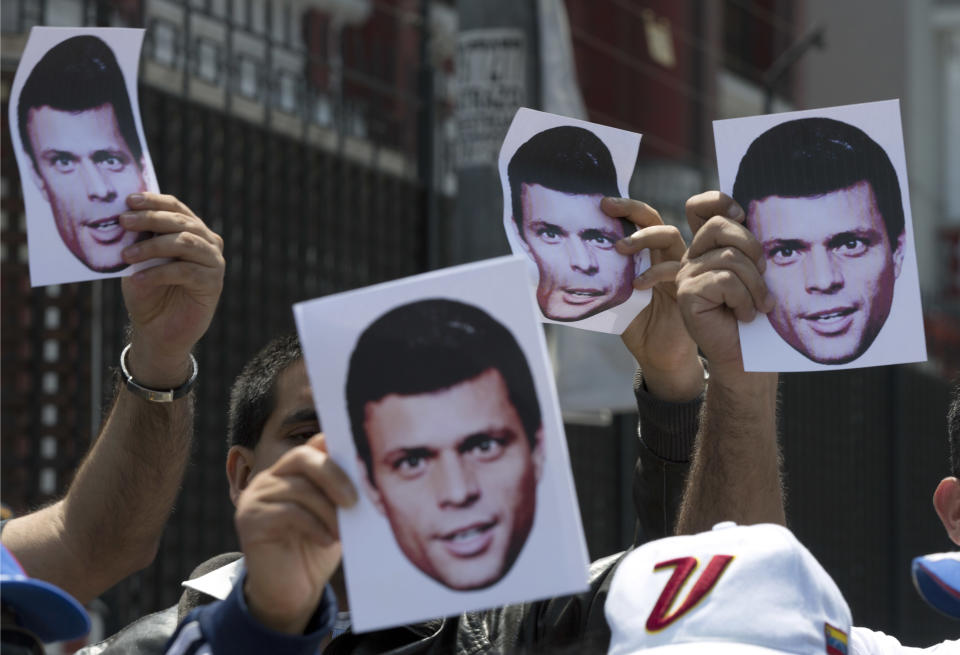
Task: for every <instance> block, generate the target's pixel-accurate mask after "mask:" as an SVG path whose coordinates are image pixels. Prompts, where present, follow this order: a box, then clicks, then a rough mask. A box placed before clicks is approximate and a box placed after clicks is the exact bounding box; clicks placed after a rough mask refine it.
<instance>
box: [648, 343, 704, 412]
mask: <svg viewBox="0 0 960 655" xmlns="http://www.w3.org/2000/svg"><path fill="white" fill-rule="evenodd" d="M640 370H641V371H642V372H643V382H644V386H645V387H646V390H647V392H649V393H650V394H651V395H652V396H654V397H655V398H657V399H659V400H664V401H668V402H674V403H684V402H688V401H691V400H693V399H695V398H697V397H698V396H699V395H700V394H702V393H703V390H704V388H705V386H706V379H707V374H706V370H705V369H704V367H703V362H702V361H701V360H700V358H699V357H697V355H696V352H694V353H693V356H692V357H691V358H688V359H687V360H686V361H685V362H683V363H682V364H680V365H678V366H676V367H672V368H669V369H659V368H657V367H655V366H651V365H649V364H646V365H641V366H640Z"/></svg>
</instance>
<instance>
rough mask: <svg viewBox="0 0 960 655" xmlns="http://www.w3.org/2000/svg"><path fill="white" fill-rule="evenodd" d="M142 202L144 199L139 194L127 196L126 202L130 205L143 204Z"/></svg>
mask: <svg viewBox="0 0 960 655" xmlns="http://www.w3.org/2000/svg"><path fill="white" fill-rule="evenodd" d="M144 200H145V198H144V197H143V196H142V195H140V194H139V193H131V194H130V195H129V196H127V202H128V203H130V204H131V205H140V204H143V201H144Z"/></svg>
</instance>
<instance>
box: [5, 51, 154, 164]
mask: <svg viewBox="0 0 960 655" xmlns="http://www.w3.org/2000/svg"><path fill="white" fill-rule="evenodd" d="M105 104H110V105H112V106H113V113H114V114H115V115H116V117H117V126H118V127H119V129H120V134H121V135H122V136H123V140H124V141H126V143H127V147H128V148H129V149H130V153H131V154H132V155H133V158H134V159H135V160H136V162H137V165H138V166H141V165H142V161H143V149H142V148H141V147H140V139H139V137H138V136H137V125H136V122H135V121H134V120H133V109H132V108H131V106H130V97H129V96H128V95H127V85H126V82H125V81H124V79H123V73H122V72H121V71H120V66H119V65H118V64H117V58H116V56H115V55H114V54H113V50H111V49H110V47H109V46H108V45H107V44H106V43H104V42H103V40H102V39H100V38H98V37H96V36H92V35H89V34H84V35H81V36H75V37H72V38H69V39H67V40H66V41H63V42H61V43H58V44H57V45H55V46H53V47H52V48H50V50H48V51H47V52H46V54H45V55H43V57H42V58H41V59H40V61H39V62H37V65H36V66H34V67H33V70H32V71H30V76H29V77H28V78H27V81H26V83H25V84H24V85H23V89H22V90H21V91H20V99H19V101H18V103H17V121H18V124H19V128H20V141H22V142H23V149H24V150H25V151H26V152H27V154H29V155H30V159H31V160H32V161H33V165H34V167H36V165H37V159H36V154H35V153H34V152H33V146H32V145H31V143H30V135H29V134H28V133H27V115H28V114H29V112H30V110H31V109H33V108H34V107H44V106H48V107H50V108H52V109H56V110H59V111H67V112H73V113H79V112H82V111H86V110H88V109H95V108H96V107H100V106H102V105H105Z"/></svg>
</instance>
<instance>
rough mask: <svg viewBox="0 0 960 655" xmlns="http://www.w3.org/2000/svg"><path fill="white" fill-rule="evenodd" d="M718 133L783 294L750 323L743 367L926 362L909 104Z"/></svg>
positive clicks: (723, 168)
mask: <svg viewBox="0 0 960 655" xmlns="http://www.w3.org/2000/svg"><path fill="white" fill-rule="evenodd" d="M714 135H715V138H716V146H717V160H718V164H719V172H720V187H721V189H722V190H723V191H724V192H726V193H727V194H729V195H731V196H732V197H733V198H734V199H735V200H736V201H737V202H738V203H739V204H740V206H741V207H742V208H743V210H744V211H745V212H746V221H745V226H746V228H747V229H748V230H749V231H750V232H751V233H752V234H753V236H754V237H755V238H756V240H757V241H758V242H759V245H760V247H761V249H762V253H763V257H764V260H765V262H766V270H765V272H764V275H763V277H764V281H765V282H766V285H767V288H768V289H769V291H770V292H771V293H772V295H773V297H774V300H775V304H774V307H773V310H772V311H771V312H770V313H769V314H767V315H766V316H764V315H762V314H761V315H758V316H757V318H756V319H755V320H753V321H752V322H750V323H740V343H741V344H742V350H743V363H744V369H745V370H747V371H809V370H835V369H838V368H858V367H864V366H878V365H884V364H899V363H904V362H915V361H923V360H925V359H926V347H925V341H924V333H923V315H922V309H921V306H920V289H919V281H918V276H917V263H916V255H915V252H914V246H913V223H912V219H911V215H910V200H909V186H908V184H907V170H906V157H905V155H904V149H903V135H902V131H901V127H900V110H899V104H898V102H897V101H896V100H890V101H885V102H875V103H867V104H862V105H849V106H845V107H834V108H831V109H818V110H810V111H798V112H790V113H783V114H774V115H769V116H755V117H751V118H740V119H732V120H724V121H716V122H714Z"/></svg>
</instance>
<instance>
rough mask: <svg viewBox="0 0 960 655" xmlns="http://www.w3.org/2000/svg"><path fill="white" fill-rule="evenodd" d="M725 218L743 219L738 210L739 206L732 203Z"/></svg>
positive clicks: (740, 210) (741, 213)
mask: <svg viewBox="0 0 960 655" xmlns="http://www.w3.org/2000/svg"><path fill="white" fill-rule="evenodd" d="M727 218H733V219H737V218H743V210H742V209H740V205H738V204H736V203H734V204H732V205H730V206H729V207H728V208H727Z"/></svg>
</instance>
